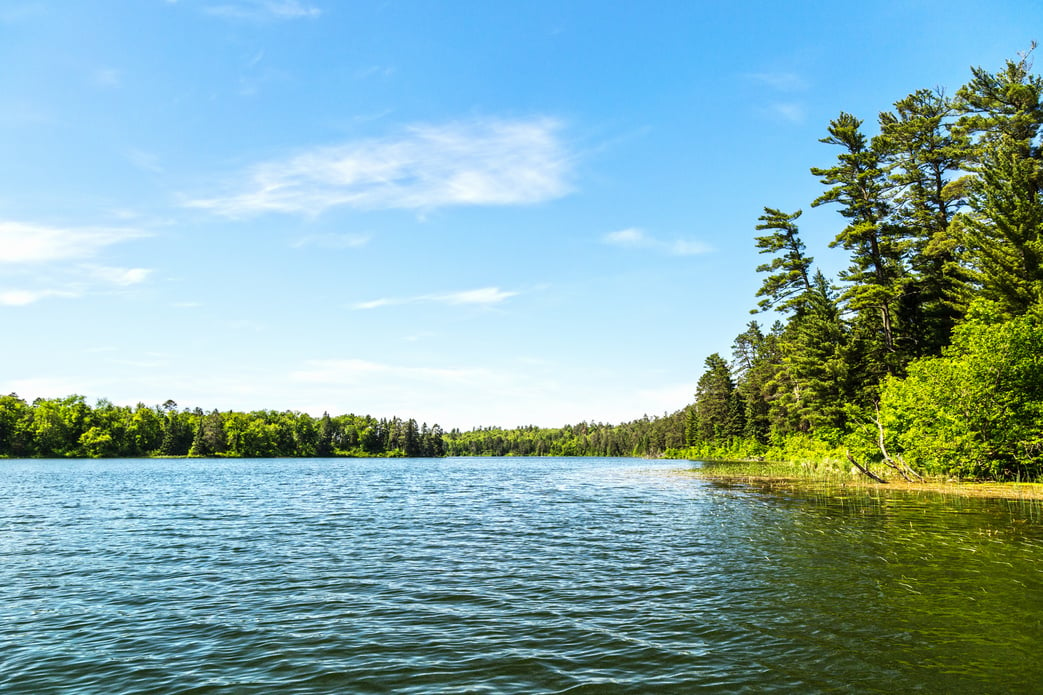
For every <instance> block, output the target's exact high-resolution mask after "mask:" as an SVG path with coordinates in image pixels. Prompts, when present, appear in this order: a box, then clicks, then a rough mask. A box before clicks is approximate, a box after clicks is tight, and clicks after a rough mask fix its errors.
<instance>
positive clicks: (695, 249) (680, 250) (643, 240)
mask: <svg viewBox="0 0 1043 695" xmlns="http://www.w3.org/2000/svg"><path fill="white" fill-rule="evenodd" d="M601 240H602V242H604V243H606V244H609V245H611V246H620V247H623V248H632V249H649V250H652V251H659V252H661V253H669V254H670V255H672V256H695V255H698V254H702V253H709V252H710V250H711V249H710V247H709V246H708V245H706V244H704V243H703V242H701V241H692V240H689V239H675V240H673V241H665V240H662V239H657V238H656V237H654V236H652V235H650V234H649V233H648V232H646V231H645V230H643V229H638V228H637V227H628V228H626V229H620V230H619V231H616V232H609V233H608V234H606V235H604V236H603V237H602V238H601Z"/></svg>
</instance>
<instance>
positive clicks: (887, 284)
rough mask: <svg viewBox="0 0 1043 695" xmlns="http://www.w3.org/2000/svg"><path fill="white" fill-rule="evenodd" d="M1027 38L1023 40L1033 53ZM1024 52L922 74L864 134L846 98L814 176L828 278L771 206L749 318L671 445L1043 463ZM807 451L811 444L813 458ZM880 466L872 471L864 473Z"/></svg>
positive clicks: (1031, 102) (899, 466)
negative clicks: (844, 258)
mask: <svg viewBox="0 0 1043 695" xmlns="http://www.w3.org/2000/svg"><path fill="white" fill-rule="evenodd" d="M1034 48H1035V46H1033V49H1034ZM1031 53H1032V51H1031V50H1030V51H1028V52H1027V53H1025V54H1023V55H1021V56H1019V58H1018V59H1017V60H1010V61H1007V63H1006V65H1005V66H1004V67H1003V68H1002V69H1000V70H999V71H997V72H990V71H988V70H986V69H983V68H974V69H972V71H971V79H970V81H969V82H968V83H967V84H965V85H964V86H962V87H960V88H959V89H958V90H956V92H955V94H954V95H953V96H948V95H946V93H945V92H944V91H943V90H942V89H933V90H927V89H924V90H919V91H917V92H915V93H913V94H910V95H908V96H906V97H904V98H902V99H900V100H898V101H897V102H895V103H894V105H893V106H892V107H891V108H890V109H889V110H886V111H883V112H881V113H880V114H879V116H878V118H877V121H876V124H875V134H873V135H869V134H868V133H867V131H868V128H867V127H866V126H865V124H864V123H863V121H862V120H860V119H858V118H856V117H855V116H853V115H851V114H848V113H841V114H840V115H839V116H838V117H837V118H836V119H834V120H833V121H832V122H831V123H830V124H829V126H828V128H827V133H826V135H825V137H823V138H822V140H821V141H822V142H823V143H824V144H826V145H828V146H829V147H830V148H831V149H832V151H833V156H834V159H833V161H832V162H827V164H826V165H825V166H821V167H812V168H811V173H812V174H813V175H814V176H816V177H818V178H819V180H820V181H821V183H822V185H823V191H822V194H821V195H820V196H819V197H818V198H816V199H815V200H813V201H810V205H811V206H812V207H817V206H821V205H828V206H833V207H835V208H836V209H837V211H838V212H839V213H840V216H841V218H840V219H841V222H840V224H838V229H837V232H836V235H835V237H834V239H833V240H832V241H831V242H830V246H831V247H835V248H840V249H843V250H844V251H845V252H847V255H848V260H849V265H848V266H847V268H846V269H844V270H843V271H842V272H841V273H840V274H839V276H838V277H837V278H836V279H835V280H831V279H828V278H826V277H825V276H824V274H823V273H822V272H821V270H817V269H816V268H815V264H814V259H813V258H812V257H811V256H810V255H808V253H807V250H806V247H805V245H804V243H803V242H802V240H801V237H800V231H799V227H798V221H799V218H800V216H801V214H802V212H801V210H799V209H798V210H796V211H794V212H784V211H782V210H779V209H775V208H770V207H766V208H765V209H764V214H763V215H762V216H761V218H760V224H759V225H757V227H756V229H757V231H759V232H761V233H762V234H761V235H760V236H756V238H755V243H756V245H757V248H758V249H759V250H760V251H761V253H764V254H765V255H766V257H767V259H768V260H766V262H765V263H764V264H762V265H761V266H760V267H758V268H757V270H758V271H759V272H761V273H763V274H764V280H763V284H762V286H761V288H760V290H759V291H758V293H757V296H758V297H759V298H760V302H759V305H758V310H761V311H768V310H772V311H774V312H775V315H776V316H777V317H778V320H777V321H775V322H774V324H773V325H772V326H771V327H770V328H768V329H766V330H765V329H764V328H763V327H762V326H761V325H760V324H759V323H757V322H756V321H753V322H750V323H749V325H748V327H747V329H746V330H745V331H744V332H742V333H741V334H740V335H738V336H737V337H736V338H735V341H734V343H733V347H732V357H733V359H732V361H731V362H728V361H727V360H725V359H724V358H723V357H722V356H721V355H719V354H714V355H711V356H710V357H709V358H707V359H706V363H705V371H704V373H703V375H702V377H701V378H700V380H699V384H698V391H697V393H696V401H695V404H694V405H693V406H692V407H691V408H690V409H689V410H688V424H687V432H686V440H687V446H686V447H685V448H683V449H681V450H679V451H675V452H671V454H672V455H675V456H679V457H704V456H707V455H709V456H712V457H716V458H733V459H734V458H742V459H752V458H766V459H772V460H780V461H805V462H806V461H809V460H810V461H815V462H819V463H822V464H825V465H831V466H833V467H834V468H836V469H848V468H850V467H851V466H856V467H857V468H858V469H860V470H862V471H863V472H864V473H866V475H868V476H874V475H877V476H881V475H885V474H886V475H888V476H889V477H892V478H895V479H909V480H914V479H917V478H918V477H919V476H920V475H934V476H948V477H956V478H972V479H993V480H1037V479H1039V478H1040V477H1041V476H1043V196H1041V190H1043V148H1041V144H1040V135H1041V126H1043V100H1041V94H1043V79H1041V78H1040V77H1039V76H1037V75H1035V74H1033V73H1032V71H1031V70H1032V64H1031V61H1030V55H1031ZM809 454H810V455H809ZM874 470H875V471H877V472H876V473H874V472H873V471H874Z"/></svg>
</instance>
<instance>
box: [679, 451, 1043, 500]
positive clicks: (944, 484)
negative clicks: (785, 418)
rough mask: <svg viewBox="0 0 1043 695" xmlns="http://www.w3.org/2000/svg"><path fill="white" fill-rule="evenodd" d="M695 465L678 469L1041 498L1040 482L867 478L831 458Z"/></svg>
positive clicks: (809, 484)
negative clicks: (880, 480)
mask: <svg viewBox="0 0 1043 695" xmlns="http://www.w3.org/2000/svg"><path fill="white" fill-rule="evenodd" d="M697 463H698V464H699V465H698V466H697V467H693V468H690V469H685V470H684V471H681V472H682V473H683V474H685V475H693V476H696V477H699V478H704V479H707V480H715V481H719V482H731V483H759V484H769V485H771V486H774V487H802V488H806V489H811V488H813V489H815V490H816V491H822V490H833V491H834V492H837V493H840V492H842V491H844V490H845V489H848V488H851V487H863V488H871V489H873V488H877V489H888V490H903V491H912V492H928V493H935V494H941V495H952V496H957V497H980V498H995V499H1027V500H1043V483H1041V482H1002V483H1001V482H979V481H964V480H956V479H952V478H945V477H934V478H926V479H924V481H923V482H907V481H904V480H888V481H887V483H878V482H875V481H872V480H869V479H868V478H866V477H865V476H863V475H862V474H861V473H859V472H857V470H855V469H853V468H852V467H850V466H848V467H845V466H843V464H842V462H840V461H837V460H835V459H829V458H827V459H821V460H817V461H805V462H792V461H698V462H697Z"/></svg>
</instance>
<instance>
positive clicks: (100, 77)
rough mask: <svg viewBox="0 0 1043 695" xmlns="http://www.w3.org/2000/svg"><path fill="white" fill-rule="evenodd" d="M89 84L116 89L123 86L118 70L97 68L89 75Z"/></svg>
mask: <svg viewBox="0 0 1043 695" xmlns="http://www.w3.org/2000/svg"><path fill="white" fill-rule="evenodd" d="M91 82H92V83H93V84H94V85H95V86H96V87H102V88H104V89H118V88H119V87H121V86H123V76H122V75H121V73H120V71H119V70H114V69H113V68H98V69H97V70H95V71H94V72H93V73H92V74H91Z"/></svg>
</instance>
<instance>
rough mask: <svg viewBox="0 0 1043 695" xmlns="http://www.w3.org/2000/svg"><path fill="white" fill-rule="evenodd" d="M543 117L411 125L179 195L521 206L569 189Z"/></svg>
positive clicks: (256, 204)
mask: <svg viewBox="0 0 1043 695" xmlns="http://www.w3.org/2000/svg"><path fill="white" fill-rule="evenodd" d="M559 130H560V124H559V123H558V122H557V121H554V120H552V119H546V118H540V119H534V120H513V121H508V120H498V119H485V120H475V121H469V122H465V123H450V124H446V125H415V126H411V127H409V128H406V129H405V130H404V131H403V132H402V133H400V134H399V135H398V136H396V137H389V138H384V139H372V140H361V141H356V142H351V143H347V144H344V145H339V146H334V147H320V148H316V149H313V150H309V151H305V152H303V153H300V154H297V155H295V156H293V157H290V158H288V159H285V160H280V161H272V162H265V163H262V164H259V165H257V166H255V167H253V168H252V169H251V170H250V171H249V172H248V173H247V174H246V182H245V184H243V185H240V186H238V188H240V191H239V192H236V193H231V194H229V195H224V196H218V197H213V198H203V199H197V200H192V201H189V202H188V205H189V206H190V207H196V208H203V209H207V210H212V211H213V212H216V213H218V214H221V215H225V216H228V217H249V216H253V215H258V214H261V213H266V212H282V213H297V214H307V215H317V214H320V213H322V212H323V211H325V210H327V209H329V208H333V207H338V206H347V207H353V208H360V209H394V208H399V209H433V208H439V207H446V206H454V205H523V204H532V203H540V202H543V201H547V200H552V199H555V198H559V197H561V196H563V195H565V194H566V193H568V192H569V191H570V190H571V187H570V184H569V182H568V179H569V174H570V166H571V162H570V157H569V154H568V153H567V151H566V148H565V146H564V145H563V143H562V142H561V140H560V138H559V137H558V131H559Z"/></svg>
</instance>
